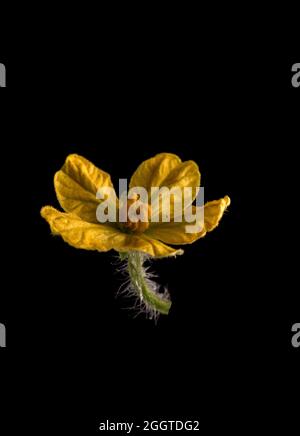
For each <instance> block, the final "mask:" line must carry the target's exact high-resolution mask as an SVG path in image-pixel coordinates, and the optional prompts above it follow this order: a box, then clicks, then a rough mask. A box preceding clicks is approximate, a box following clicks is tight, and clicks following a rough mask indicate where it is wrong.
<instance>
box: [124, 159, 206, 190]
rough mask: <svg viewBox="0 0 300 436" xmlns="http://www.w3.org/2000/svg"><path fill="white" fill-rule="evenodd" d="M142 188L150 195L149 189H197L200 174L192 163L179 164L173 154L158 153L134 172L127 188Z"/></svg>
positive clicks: (179, 161) (196, 166)
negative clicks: (163, 187) (176, 187)
mask: <svg viewBox="0 0 300 436" xmlns="http://www.w3.org/2000/svg"><path fill="white" fill-rule="evenodd" d="M134 186H142V187H144V188H145V189H147V191H148V192H149V193H150V190H151V187H162V186H165V187H168V188H171V187H173V186H178V187H180V188H183V187H189V186H190V187H198V186H200V173H199V168H198V165H197V164H196V163H195V162H193V161H186V162H181V159H180V158H179V157H178V156H176V155H175V154H171V153H160V154H157V155H156V156H154V157H152V158H151V159H148V160H146V161H144V162H143V163H142V164H141V165H140V166H139V167H138V168H137V170H136V171H135V172H134V174H133V176H132V178H131V180H130V185H129V187H130V188H132V187H134Z"/></svg>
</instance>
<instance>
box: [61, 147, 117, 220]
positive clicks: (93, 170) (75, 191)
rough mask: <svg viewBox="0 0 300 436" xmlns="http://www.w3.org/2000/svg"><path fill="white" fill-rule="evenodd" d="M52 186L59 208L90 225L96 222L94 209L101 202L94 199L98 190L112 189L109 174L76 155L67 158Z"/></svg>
mask: <svg viewBox="0 0 300 436" xmlns="http://www.w3.org/2000/svg"><path fill="white" fill-rule="evenodd" d="M54 186H55V191H56V195H57V199H58V201H59V203H60V205H61V207H62V208H63V209H64V210H65V211H66V212H69V213H72V214H75V215H77V216H78V217H79V218H81V219H83V220H84V221H88V222H90V223H97V222H98V221H97V218H96V209H97V206H98V205H99V203H100V202H101V200H99V199H97V198H96V193H97V191H98V189H99V188H100V187H110V188H113V185H112V182H111V179H110V175H109V174H107V173H106V172H104V171H102V170H100V169H99V168H97V167H96V166H95V165H93V164H92V163H91V162H89V161H88V160H87V159H85V158H84V157H82V156H79V155H77V154H71V155H69V156H68V157H67V159H66V162H65V164H64V166H63V167H62V169H61V170H60V171H58V172H57V173H56V174H55V176H54ZM113 192H114V191H113Z"/></svg>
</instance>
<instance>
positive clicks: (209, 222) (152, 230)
mask: <svg viewBox="0 0 300 436" xmlns="http://www.w3.org/2000/svg"><path fill="white" fill-rule="evenodd" d="M229 204H230V198H229V197H228V196H225V197H224V198H221V199H219V200H214V201H209V202H208V203H206V204H205V205H204V227H203V229H202V230H201V231H200V232H197V233H186V226H187V225H191V224H193V223H187V222H185V221H184V222H181V223H179V222H178V223H176V222H171V223H160V224H151V226H150V227H149V229H148V230H146V232H145V235H147V236H149V237H151V238H155V239H159V240H161V241H163V242H166V243H167V244H174V245H176V244H191V243H193V242H195V241H196V240H197V239H199V238H203V236H205V235H206V233H207V232H210V231H212V230H213V229H214V228H216V227H217V225H218V224H219V222H220V220H221V218H222V216H223V214H224V211H225V210H226V208H227V207H228V206H229ZM193 213H195V206H193Z"/></svg>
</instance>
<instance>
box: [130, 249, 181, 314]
mask: <svg viewBox="0 0 300 436" xmlns="http://www.w3.org/2000/svg"><path fill="white" fill-rule="evenodd" d="M144 260H145V255H143V253H140V252H130V253H128V256H127V261H128V273H129V277H130V280H131V285H132V287H133V288H134V289H135V291H136V293H137V294H138V296H139V297H140V299H141V300H142V301H143V302H144V303H145V305H146V306H147V307H148V308H149V309H150V310H152V311H153V310H154V311H157V312H159V313H162V314H164V315H167V314H168V313H169V310H170V307H171V304H172V303H171V301H170V300H169V299H168V298H167V297H166V295H164V294H159V293H158V292H156V290H155V289H154V288H153V289H152V288H151V286H150V283H149V279H147V277H146V274H147V273H146V271H145V269H144V268H143V264H144Z"/></svg>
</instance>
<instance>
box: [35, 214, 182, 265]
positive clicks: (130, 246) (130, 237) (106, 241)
mask: <svg viewBox="0 0 300 436" xmlns="http://www.w3.org/2000/svg"><path fill="white" fill-rule="evenodd" d="M41 215H42V217H43V218H45V220H46V221H47V222H48V223H49V224H50V228H51V231H52V232H53V233H54V234H55V235H60V236H61V237H62V238H63V240H64V241H65V242H67V243H68V244H70V245H72V246H73V247H75V248H82V249H84V250H98V251H108V250H111V249H114V250H116V251H119V252H128V251H141V252H143V253H146V254H149V255H150V256H153V257H165V256H174V255H177V254H182V252H183V251H182V250H176V249H174V248H171V247H168V246H167V245H165V244H163V243H162V242H160V241H155V240H153V239H151V238H149V237H147V236H144V235H142V234H141V235H138V236H137V235H134V234H127V233H123V232H121V231H120V230H119V229H118V228H117V227H113V226H112V225H108V224H93V223H87V222H84V221H82V220H81V219H80V218H78V217H77V216H76V215H72V214H70V213H64V212H59V211H58V210H56V209H54V208H53V207H51V206H45V207H43V208H42V210H41Z"/></svg>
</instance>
